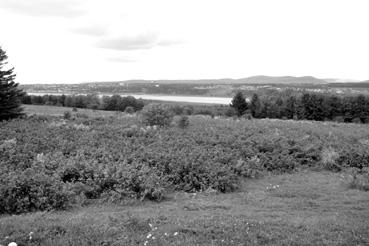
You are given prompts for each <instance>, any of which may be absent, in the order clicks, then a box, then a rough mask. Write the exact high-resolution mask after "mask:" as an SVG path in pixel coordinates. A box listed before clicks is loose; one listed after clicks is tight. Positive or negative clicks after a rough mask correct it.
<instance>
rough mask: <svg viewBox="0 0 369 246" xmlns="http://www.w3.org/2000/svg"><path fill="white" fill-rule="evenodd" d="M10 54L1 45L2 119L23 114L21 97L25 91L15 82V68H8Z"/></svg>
mask: <svg viewBox="0 0 369 246" xmlns="http://www.w3.org/2000/svg"><path fill="white" fill-rule="evenodd" d="M6 59H8V56H7V55H6V53H5V51H4V50H2V49H1V47H0V121H1V120H9V119H12V118H16V117H19V116H22V115H23V113H22V110H23V109H22V108H21V98H22V97H23V94H24V93H23V91H22V90H20V89H18V84H17V83H15V82H14V79H15V74H14V68H11V69H9V70H6V69H5V68H4V66H5V65H6V64H7V62H6Z"/></svg>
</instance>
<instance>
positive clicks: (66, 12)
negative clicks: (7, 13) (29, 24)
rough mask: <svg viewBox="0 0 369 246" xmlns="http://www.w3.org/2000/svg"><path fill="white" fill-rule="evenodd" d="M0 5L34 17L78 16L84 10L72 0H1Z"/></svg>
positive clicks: (77, 2)
mask: <svg viewBox="0 0 369 246" xmlns="http://www.w3.org/2000/svg"><path fill="white" fill-rule="evenodd" d="M0 7H2V8H7V9H9V10H11V11H13V12H16V13H19V14H24V15H30V16H36V17H78V16H81V15H83V14H84V13H85V12H84V11H83V10H82V9H80V8H78V7H79V1H78V0H77V1H72V0H1V1H0Z"/></svg>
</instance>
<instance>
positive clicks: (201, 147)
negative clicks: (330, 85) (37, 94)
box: [0, 109, 369, 214]
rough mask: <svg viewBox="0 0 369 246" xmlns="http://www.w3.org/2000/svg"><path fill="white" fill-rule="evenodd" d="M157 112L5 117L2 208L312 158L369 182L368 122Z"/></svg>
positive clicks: (219, 179)
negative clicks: (147, 114) (165, 118)
mask: <svg viewBox="0 0 369 246" xmlns="http://www.w3.org/2000/svg"><path fill="white" fill-rule="evenodd" d="M143 113H145V109H144V110H143ZM164 113H165V112H164ZM164 113H163V112H162V114H164ZM164 115H165V114H164ZM155 117H156V116H155V115H152V116H150V120H148V119H145V117H142V116H141V115H136V114H126V113H119V114H116V115H115V116H109V117H91V116H89V115H86V114H79V113H78V112H68V113H66V114H64V117H62V116H59V117H57V116H28V117H26V118H23V119H15V120H11V121H3V122H0V213H1V214H14V213H23V212H31V211H38V210H54V209H66V208H69V207H71V206H73V205H83V204H86V203H88V201H89V200H91V199H99V200H102V201H106V202H120V201H124V200H126V199H141V200H143V199H149V200H156V201H160V200H161V199H163V198H165V197H166V194H169V193H170V192H173V191H184V192H199V191H211V190H217V191H219V192H224V193H226V192H233V191H236V190H237V189H238V187H239V184H240V180H243V179H244V178H258V177H261V176H263V175H265V174H267V173H285V172H296V171H299V170H301V169H306V168H310V169H327V170H331V171H335V172H338V171H342V170H347V169H350V170H352V172H353V173H354V174H355V175H354V176H355V180H354V181H353V183H352V185H353V186H354V187H356V188H360V189H368V188H369V186H368V168H369V128H368V127H367V126H365V125H357V124H340V123H332V122H331V123H327V122H308V121H293V120H268V119H265V120H247V119H242V120H239V119H232V118H217V117H215V118H211V117H208V116H190V117H188V118H187V117H186V116H182V117H180V116H176V117H175V118H174V119H173V120H171V121H170V122H166V124H164V126H160V124H159V123H156V121H155V120H157V122H161V119H160V117H159V118H155ZM168 117H169V116H168Z"/></svg>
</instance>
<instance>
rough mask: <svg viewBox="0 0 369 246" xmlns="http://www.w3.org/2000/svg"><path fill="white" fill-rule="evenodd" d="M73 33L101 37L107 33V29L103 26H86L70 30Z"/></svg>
mask: <svg viewBox="0 0 369 246" xmlns="http://www.w3.org/2000/svg"><path fill="white" fill-rule="evenodd" d="M70 30H71V31H72V32H73V33H77V34H81V35H88V36H103V35H105V34H107V33H108V30H107V28H105V27H103V26H86V27H78V28H72V29H70Z"/></svg>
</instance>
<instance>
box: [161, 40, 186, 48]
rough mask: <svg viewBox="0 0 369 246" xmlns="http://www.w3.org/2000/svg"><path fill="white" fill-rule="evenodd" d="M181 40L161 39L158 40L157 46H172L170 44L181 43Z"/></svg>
mask: <svg viewBox="0 0 369 246" xmlns="http://www.w3.org/2000/svg"><path fill="white" fill-rule="evenodd" d="M182 43H183V41H181V40H174V39H163V40H160V41H159V42H158V43H157V45H159V46H172V45H178V44H182Z"/></svg>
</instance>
